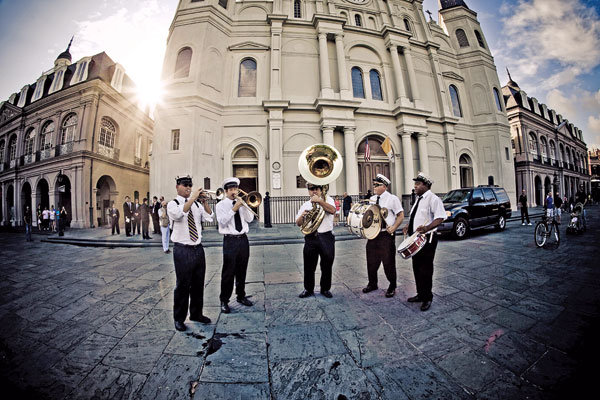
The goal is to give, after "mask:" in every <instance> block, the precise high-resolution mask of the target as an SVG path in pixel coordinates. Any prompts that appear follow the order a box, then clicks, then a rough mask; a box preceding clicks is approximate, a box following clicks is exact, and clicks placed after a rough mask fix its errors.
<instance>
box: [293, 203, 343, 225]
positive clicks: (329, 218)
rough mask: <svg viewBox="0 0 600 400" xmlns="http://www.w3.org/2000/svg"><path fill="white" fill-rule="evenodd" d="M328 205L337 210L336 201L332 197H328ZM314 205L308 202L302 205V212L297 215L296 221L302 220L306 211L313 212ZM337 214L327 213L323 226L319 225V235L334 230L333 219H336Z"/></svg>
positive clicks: (299, 211)
mask: <svg viewBox="0 0 600 400" xmlns="http://www.w3.org/2000/svg"><path fill="white" fill-rule="evenodd" d="M326 200H327V204H331V205H332V206H333V207H334V208H335V201H334V200H333V198H332V197H331V196H327V199H326ZM312 204H313V203H311V201H310V200H309V201H307V202H306V203H304V204H302V206H301V207H300V210H298V214H296V219H298V218H300V216H301V215H302V213H303V212H304V211H307V210H311V209H312ZM334 216H335V214H329V213H328V212H327V211H326V212H325V217H323V222H321V225H319V228H318V229H317V232H318V233H325V232H329V231H331V230H333V218H334Z"/></svg>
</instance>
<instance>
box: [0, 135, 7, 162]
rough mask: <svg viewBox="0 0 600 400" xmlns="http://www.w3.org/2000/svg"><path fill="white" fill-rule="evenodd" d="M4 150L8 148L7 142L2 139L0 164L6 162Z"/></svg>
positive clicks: (0, 141) (0, 142)
mask: <svg viewBox="0 0 600 400" xmlns="http://www.w3.org/2000/svg"><path fill="white" fill-rule="evenodd" d="M4 150H6V142H5V141H4V140H0V164H2V163H3V162H4Z"/></svg>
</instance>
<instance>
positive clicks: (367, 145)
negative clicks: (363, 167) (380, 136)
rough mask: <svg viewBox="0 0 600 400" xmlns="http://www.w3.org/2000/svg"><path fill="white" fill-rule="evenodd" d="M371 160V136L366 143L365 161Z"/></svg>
mask: <svg viewBox="0 0 600 400" xmlns="http://www.w3.org/2000/svg"><path fill="white" fill-rule="evenodd" d="M369 161H371V148H370V147H369V138H367V144H366V145H365V162H369Z"/></svg>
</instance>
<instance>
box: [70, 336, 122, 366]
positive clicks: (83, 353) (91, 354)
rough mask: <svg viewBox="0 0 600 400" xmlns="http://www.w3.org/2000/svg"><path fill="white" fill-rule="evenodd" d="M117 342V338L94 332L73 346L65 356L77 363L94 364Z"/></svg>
mask: <svg viewBox="0 0 600 400" xmlns="http://www.w3.org/2000/svg"><path fill="white" fill-rule="evenodd" d="M118 342H119V339H117V338H114V337H111V336H106V335H101V334H98V333H94V334H92V335H90V336H88V337H87V338H86V339H85V340H84V341H82V342H81V343H79V344H78V345H77V346H75V347H74V348H73V349H72V350H71V351H70V352H69V355H68V356H67V358H68V359H70V360H72V361H74V362H75V363H78V364H90V365H96V364H98V363H99V362H100V361H102V359H103V358H104V356H106V354H108V352H109V351H110V350H112V348H113V347H115V346H116V344H117V343H118Z"/></svg>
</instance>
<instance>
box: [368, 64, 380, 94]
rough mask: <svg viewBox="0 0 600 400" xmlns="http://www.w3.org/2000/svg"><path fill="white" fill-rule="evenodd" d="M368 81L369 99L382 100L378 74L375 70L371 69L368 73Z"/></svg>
mask: <svg viewBox="0 0 600 400" xmlns="http://www.w3.org/2000/svg"><path fill="white" fill-rule="evenodd" d="M369 79H370V81H371V98H372V99H373V100H383V95H382V93H381V79H380V78H379V72H378V71H377V70H376V69H372V70H371V71H370V72H369Z"/></svg>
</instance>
